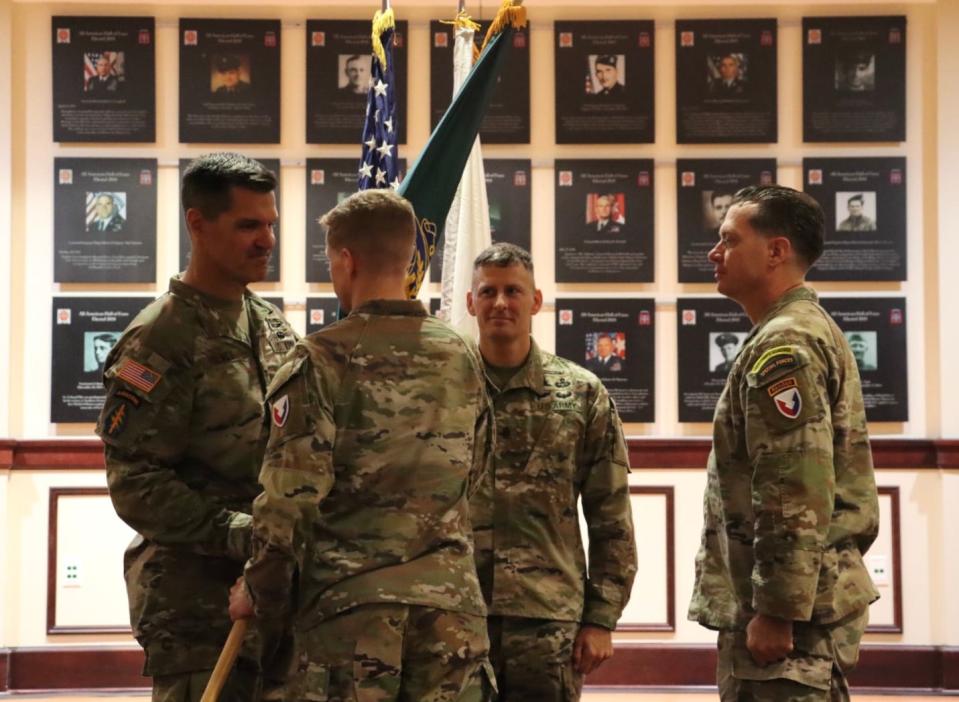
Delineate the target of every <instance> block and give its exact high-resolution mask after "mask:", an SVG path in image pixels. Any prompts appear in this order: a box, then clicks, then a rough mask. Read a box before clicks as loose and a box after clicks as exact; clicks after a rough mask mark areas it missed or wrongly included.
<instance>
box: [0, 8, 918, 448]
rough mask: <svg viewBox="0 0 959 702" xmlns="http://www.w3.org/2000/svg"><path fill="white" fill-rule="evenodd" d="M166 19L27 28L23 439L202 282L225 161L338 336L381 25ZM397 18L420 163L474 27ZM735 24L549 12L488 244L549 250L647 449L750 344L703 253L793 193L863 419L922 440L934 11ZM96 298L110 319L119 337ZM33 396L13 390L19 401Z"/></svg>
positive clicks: (521, 79) (504, 95)
mask: <svg viewBox="0 0 959 702" xmlns="http://www.w3.org/2000/svg"><path fill="white" fill-rule="evenodd" d="M468 5H469V3H468ZM148 7H149V6H148ZM152 9H153V10H155V12H153V13H152V15H153V16H150V15H151V13H150V12H141V13H140V14H141V15H144V16H138V17H114V16H102V15H101V16H76V15H73V16H63V15H58V14H54V12H53V9H52V8H51V6H48V5H44V4H39V3H38V4H30V5H29V6H25V7H24V8H23V9H22V12H21V16H20V18H19V19H18V22H19V25H18V29H22V30H23V31H22V33H20V34H18V37H19V38H18V41H19V42H20V43H21V45H20V46H21V48H20V49H18V51H19V54H18V55H20V54H22V56H23V59H22V60H25V61H26V62H27V63H28V64H30V65H41V64H43V63H44V61H47V63H49V59H48V58H45V57H49V56H50V50H51V49H52V64H51V65H50V67H49V69H48V70H47V71H46V72H40V73H39V74H37V76H36V78H35V79H34V81H33V82H32V83H31V85H30V88H31V92H30V98H29V100H28V103H27V104H26V106H25V107H24V108H23V119H22V120H20V122H19V123H20V124H22V125H23V128H24V134H23V140H24V143H25V147H24V148H26V149H29V151H30V154H31V156H30V158H29V159H28V160H27V163H26V166H25V169H24V174H23V187H24V191H25V193H26V197H27V199H28V201H29V202H31V203H33V202H36V203H52V207H50V206H44V207H39V206H38V207H39V211H38V212H37V216H36V218H35V221H34V218H33V216H32V215H31V222H30V234H29V238H28V240H27V241H26V243H25V244H24V246H25V249H26V253H25V260H26V262H27V263H26V266H25V269H24V270H23V271H22V272H20V273H19V278H17V277H16V276H15V281H14V282H15V285H19V288H20V290H21V292H22V293H23V294H22V295H21V296H19V298H18V299H21V300H23V301H24V302H23V308H22V309H21V310H20V311H19V312H18V313H17V315H16V317H15V324H17V323H18V322H17V320H19V323H20V324H21V325H22V329H21V331H22V333H23V334H24V335H26V336H28V337H30V338H34V339H37V340H38V348H37V350H38V352H39V357H41V358H49V359H50V360H49V369H50V370H51V372H50V373H41V374H39V375H40V376H46V375H49V376H50V381H49V383H50V386H49V387H48V388H47V387H41V388H40V390H41V391H42V392H41V393H40V395H41V396H44V397H50V405H49V407H47V408H46V409H45V410H44V411H42V412H38V413H34V414H32V415H29V416H25V417H21V418H11V422H12V423H13V424H14V426H13V427H12V428H13V433H14V434H25V435H37V436H46V435H50V434H57V433H77V432H78V431H83V430H84V429H83V428H84V426H86V425H88V424H89V422H90V420H91V418H92V417H93V416H94V415H95V413H96V403H97V397H98V395H97V393H96V392H95V388H94V387H93V386H94V385H95V384H96V378H95V375H96V371H95V370H94V371H93V372H92V375H87V374H90V373H91V371H90V370H87V368H88V367H92V365H91V364H92V363H93V360H91V358H93V356H92V354H94V352H95V349H94V347H93V346H92V344H93V343H94V339H95V338H100V339H101V341H100V343H101V345H102V344H104V343H106V342H105V341H103V339H106V338H107V337H108V336H109V335H110V334H113V333H115V331H116V330H114V329H113V328H112V327H111V328H109V329H108V328H107V327H109V326H110V324H113V326H116V325H117V324H118V323H115V322H113V321H112V319H117V318H119V317H118V316H117V315H119V314H121V313H122V314H126V313H127V308H128V306H129V305H130V304H131V303H135V302H137V301H140V300H146V299H149V298H150V296H151V295H155V294H159V293H160V292H162V291H164V290H165V289H166V281H167V280H168V278H169V276H170V275H172V274H174V273H175V272H176V271H178V270H181V269H182V268H183V267H185V266H186V265H187V264H188V261H189V237H188V235H187V232H186V229H185V225H184V223H183V221H182V216H181V214H180V211H179V205H178V186H179V180H180V173H181V172H182V168H183V167H184V165H185V164H186V163H187V162H188V160H189V159H190V158H192V157H194V156H196V155H199V154H201V153H204V152H206V151H210V150H224V149H230V150H237V151H241V152H243V153H247V154H249V155H251V156H254V157H256V158H260V159H261V160H263V161H264V163H266V164H267V165H268V166H269V167H270V168H272V169H274V170H276V171H277V172H278V174H279V175H280V183H281V185H280V193H279V195H280V198H279V200H280V205H279V209H280V214H281V217H280V223H281V225H280V229H281V230H282V234H281V236H280V237H279V240H280V242H281V244H282V245H278V247H277V251H276V253H275V254H274V256H275V258H274V261H273V262H272V264H271V268H270V272H269V275H268V277H267V279H266V281H264V283H262V284H259V285H257V286H256V289H257V290H258V291H261V292H263V293H264V294H267V295H270V296H273V297H276V298H278V299H279V300H282V301H283V302H285V305H286V312H287V314H288V316H289V317H290V319H291V321H292V322H293V323H294V325H295V326H297V327H298V328H299V330H300V331H301V332H306V331H307V330H308V329H309V330H313V329H315V328H318V325H322V324H324V323H328V321H329V319H328V317H329V314H331V313H330V312H328V311H327V307H329V304H330V300H329V297H330V296H331V295H332V288H331V285H330V283H329V276H328V272H327V270H326V261H325V256H324V252H323V248H324V247H323V232H322V228H321V227H320V225H319V222H318V220H319V217H320V216H321V215H322V214H323V212H325V211H326V209H328V208H329V207H331V206H332V205H333V204H335V203H336V202H337V201H338V200H339V199H341V198H342V197H344V196H345V195H346V194H349V193H350V192H352V191H353V190H354V189H355V182H356V169H357V167H358V158H359V151H360V147H359V136H360V130H361V126H362V117H363V111H364V110H365V104H366V103H365V92H366V87H367V81H368V77H369V70H370V68H369V60H370V58H369V29H370V18H369V17H366V16H364V12H363V11H362V10H361V9H359V8H346V9H344V8H339V7H338V8H336V9H335V10H334V8H332V7H331V8H322V7H321V8H320V9H315V8H313V9H308V8H299V7H297V8H294V7H283V8H280V9H278V10H277V11H276V12H275V13H274V15H273V16H272V17H271V16H270V15H269V13H262V12H256V13H254V12H250V13H246V14H248V15H249V16H244V14H245V13H243V11H242V6H241V8H240V10H239V11H236V10H232V11H230V12H227V11H226V10H225V9H223V8H218V7H215V6H209V7H207V6H203V5H201V6H198V7H195V8H192V9H193V11H192V12H190V13H189V14H188V16H180V15H177V14H176V13H175V11H174V10H173V9H170V8H165V7H159V6H156V7H152ZM251 9H252V8H251ZM394 9H395V11H396V12H397V16H398V19H399V20H400V21H399V25H398V29H397V32H396V37H397V44H396V46H395V54H394V55H395V57H396V58H395V61H396V64H395V71H396V81H397V83H398V84H399V85H398V88H399V91H398V94H399V96H400V97H399V103H400V110H399V113H400V114H399V124H398V125H397V129H398V130H399V133H400V149H399V151H400V153H399V157H400V158H402V159H403V160H404V163H405V164H412V163H413V161H414V160H415V159H416V156H417V155H418V153H419V151H420V149H421V148H422V147H423V145H424V144H425V142H426V140H427V138H428V136H429V132H430V129H431V128H432V126H433V125H435V123H436V122H437V121H438V119H439V118H440V117H441V116H442V113H443V110H444V108H445V105H446V104H447V102H448V100H449V98H450V92H451V69H450V62H451V54H452V41H453V36H452V32H451V31H450V29H449V25H447V24H443V23H442V22H441V21H440V20H444V19H449V16H448V15H450V14H451V10H447V9H445V8H442V7H440V6H435V7H422V6H421V7H411V8H409V9H406V8H404V7H403V6H402V4H401V3H397V4H396V6H395V8H394ZM468 9H469V7H468ZM716 9H717V11H716V12H715V13H703V14H702V15H701V16H694V17H690V16H687V15H686V14H684V15H683V16H682V17H679V16H678V14H677V13H676V12H675V11H674V10H673V9H672V8H670V7H669V6H667V5H664V6H662V7H658V6H655V7H654V6H643V7H625V6H624V7H619V8H617V7H612V6H611V7H606V8H597V7H592V6H591V7H589V8H588V12H587V8H585V7H584V11H583V13H582V15H590V16H594V17H595V19H591V20H583V19H579V18H577V16H576V14H577V13H575V12H572V11H571V10H569V9H568V8H567V9H566V10H563V11H560V10H559V9H557V8H553V7H542V8H540V7H536V6H533V7H531V8H529V20H530V25H529V27H528V29H527V30H525V31H522V32H519V33H517V34H516V36H515V38H514V44H513V47H512V54H511V57H510V63H509V65H508V66H507V68H506V70H505V71H504V74H503V77H502V80H501V81H500V85H499V86H498V88H497V91H496V92H495V94H494V97H493V102H492V105H491V108H490V111H489V114H488V115H487V117H486V119H485V121H484V123H483V128H482V131H481V136H482V139H483V149H484V158H485V167H486V179H487V188H488V193H489V198H490V220H491V226H492V229H493V232H494V239H496V240H503V241H512V242H515V243H518V244H520V245H523V246H526V247H529V248H530V249H531V250H532V252H533V254H534V259H535V261H536V264H537V278H538V283H539V284H540V286H541V287H542V288H543V290H544V293H545V298H546V301H547V304H546V306H545V308H544V311H543V312H541V314H540V316H539V317H538V318H537V319H536V320H535V326H534V332H535V333H536V335H537V337H538V339H539V340H540V342H541V345H543V346H544V347H545V348H548V349H554V350H556V351H557V352H558V353H560V354H561V355H564V356H567V357H568V358H570V359H571V360H574V361H576V362H578V363H581V364H582V365H585V366H586V367H594V366H596V362H597V360H598V356H599V354H598V351H597V348H598V344H599V343H600V342H599V338H600V336H604V337H606V338H608V339H611V340H612V342H613V348H614V354H615V356H616V358H617V359H618V363H617V365H618V366H619V367H620V368H621V369H622V370H620V371H611V370H608V369H606V368H604V369H602V372H600V376H601V377H602V378H603V380H604V382H606V383H607V385H608V386H609V387H610V389H611V391H612V392H613V394H614V395H615V396H617V399H618V401H619V402H620V405H621V407H622V409H623V410H624V416H625V417H626V418H627V419H628V420H629V422H630V423H631V424H630V427H629V429H630V431H631V433H646V434H657V435H666V436H673V435H677V434H687V433H692V434H694V435H695V434H699V435H704V434H706V433H707V431H708V427H707V425H706V423H707V422H708V421H709V420H710V417H711V414H712V407H713V406H714V404H715V399H716V396H717V395H718V391H719V389H721V387H722V379H723V377H724V375H723V370H722V369H723V368H725V367H727V365H728V360H729V357H730V355H734V354H735V352H736V351H737V350H738V348H739V346H740V345H741V343H742V340H743V337H744V335H745V333H746V332H748V321H746V320H745V319H744V317H742V315H741V313H740V312H739V311H738V308H737V307H736V306H735V305H729V304H728V302H727V301H725V300H724V299H722V298H721V297H720V296H718V295H716V294H715V290H714V284H713V282H712V267H711V265H710V264H709V262H708V260H707V259H706V256H707V254H708V251H709V249H710V248H711V247H712V242H713V241H714V239H715V237H716V234H717V229H718V224H719V222H720V221H721V219H722V217H723V215H724V213H725V210H726V209H727V208H728V206H729V201H730V199H731V197H732V195H733V193H735V191H736V190H737V189H739V188H741V187H743V186H744V185H747V184H753V183H772V182H780V183H783V184H785V185H790V186H792V187H796V188H800V189H803V190H805V191H807V192H809V193H810V194H812V195H813V196H815V197H816V198H817V199H818V200H819V201H820V202H821V203H822V205H823V207H824V210H825V212H826V219H827V242H828V243H827V250H826V254H825V255H824V256H823V259H822V260H821V261H820V263H819V264H817V266H816V267H815V268H814V269H813V271H811V273H810V276H809V277H810V279H811V280H812V281H813V285H814V286H815V287H816V288H817V290H819V291H820V292H821V293H822V295H823V297H824V299H825V300H826V306H827V309H828V310H829V311H830V313H831V314H833V316H834V317H835V318H836V319H837V321H838V322H839V324H840V326H841V327H842V328H843V330H844V332H845V333H846V334H847V336H848V337H849V338H850V343H853V335H855V336H856V339H858V340H857V341H856V342H855V343H856V344H859V345H865V346H866V347H867V350H866V351H864V352H863V354H864V357H867V358H869V359H871V363H867V365H866V366H862V365H861V366H860V368H861V369H863V370H862V372H863V377H864V381H867V382H864V389H865V390H866V391H867V395H869V394H870V393H871V395H870V396H871V397H872V398H873V399H872V401H870V403H869V407H868V408H867V411H868V414H869V418H870V420H873V421H877V422H884V423H889V424H888V425H884V427H885V428H887V429H888V430H889V431H890V432H892V433H909V434H922V433H923V430H924V426H925V424H924V422H925V419H926V417H925V408H924V407H923V406H922V404H923V403H921V402H919V403H918V406H917V402H916V397H915V388H912V387H910V385H909V384H908V383H907V377H908V374H909V369H910V362H911V363H913V364H915V363H918V362H919V361H918V359H921V357H922V355H923V347H924V343H925V341H924V339H923V338H922V337H923V335H924V331H923V329H924V326H925V324H926V320H925V316H924V314H923V313H922V305H921V299H922V298H921V290H922V288H921V284H920V281H921V278H922V273H923V265H924V256H925V252H924V250H923V240H924V227H925V225H924V223H923V218H922V204H921V199H920V197H919V196H917V193H921V188H922V179H923V169H924V163H923V149H922V146H921V140H920V139H919V138H917V133H918V127H919V125H921V123H922V121H923V119H924V110H925V109H926V108H925V107H924V105H923V98H924V96H926V95H927V93H928V91H929V90H932V89H934V88H935V85H934V83H930V82H929V81H928V79H927V78H926V77H925V76H924V74H923V72H922V68H921V62H920V60H919V59H920V58H921V57H920V56H918V55H917V50H916V49H913V48H912V47H913V43H912V42H913V41H915V42H917V43H918V42H921V41H922V38H923V36H927V35H929V33H930V32H932V31H933V29H934V27H933V25H934V22H933V19H934V14H933V13H931V12H930V11H928V10H927V9H926V8H924V6H923V5H922V4H921V3H915V4H912V3H907V4H906V5H905V10H903V11H902V12H901V13H900V14H895V15H891V14H890V15H878V16H871V15H870V16H866V14H865V13H864V10H865V9H866V8H864V7H862V6H854V7H849V8H844V7H841V6H839V7H838V8H832V9H838V10H848V12H841V11H838V12H836V13H834V14H835V15H836V16H813V15H812V13H809V14H808V16H803V14H802V13H801V10H797V9H795V8H793V7H791V6H789V5H787V4H785V3H772V4H771V5H770V6H769V7H768V12H767V13H766V14H765V15H764V16H760V17H757V16H755V15H756V13H755V12H752V11H750V12H746V11H745V10H744V9H743V8H736V7H735V6H728V5H725V6H723V7H722V8H721V10H722V11H721V12H720V11H719V10H720V8H719V7H718V6H717V8H716ZM281 10H282V11H281ZM490 12H491V10H490V9H489V8H486V13H487V15H488V14H490ZM747 15H748V16H747ZM479 19H481V20H484V19H485V20H488V19H489V17H488V16H487V17H485V18H484V17H481V18H479ZM484 28H485V24H484ZM909 36H912V37H913V39H912V41H910V42H908V43H907V38H908V37H909ZM38 87H40V88H42V92H45V94H46V95H48V96H50V100H49V101H48V100H46V99H41V98H39V97H34V92H33V91H34V90H35V89H36V88H38ZM401 171H405V167H404V168H402V169H401ZM907 173H908V175H909V177H908V178H907V177H906V176H907ZM917 215H918V216H917ZM441 256H442V254H441V253H440V254H439V255H438V257H437V259H435V261H436V265H435V266H434V269H433V271H431V275H430V281H431V283H430V285H432V286H433V288H434V294H436V293H437V291H438V281H439V273H440V265H439V260H440V259H441ZM917 297H918V302H917ZM832 298H835V299H834V300H833V299H832ZM318 301H319V302H318ZM114 302H115V303H116V304H113V303H114ZM321 302H322V304H320V303H321ZM101 308H104V309H107V310H108V311H110V312H111V313H115V314H114V318H111V321H110V322H109V323H107V322H104V323H103V324H102V325H100V322H98V321H97V320H103V319H106V318H105V317H103V316H102V312H101V311H100V310H101ZM907 308H908V309H909V312H910V314H909V315H906V309H907ZM61 310H69V311H71V314H72V315H73V316H72V322H71V324H72V325H73V326H72V329H73V330H74V331H72V332H70V331H69V330H68V329H66V328H65V327H67V326H69V325H68V324H63V323H61V322H58V321H57V320H58V317H57V315H58V314H60V311H61ZM133 312H134V313H135V310H133ZM49 320H52V323H51V321H49ZM98 325H100V326H103V327H104V328H103V329H102V330H101V329H99V326H98ZM81 327H82V329H81ZM657 328H658V330H659V331H658V333H656V332H655V330H656V329H657ZM78 329H79V330H80V331H77V330H78ZM87 337H89V344H88V339H87ZM723 342H725V343H723ZM907 342H908V343H907ZM602 343H603V344H605V343H606V341H603V342H602ZM88 345H89V348H88ZM857 348H858V346H857ZM907 350H908V353H907ZM32 355H33V354H32ZM88 356H90V358H88ZM67 359H68V360H69V362H67ZM14 375H16V374H14ZM68 376H69V377H68ZM38 382H39V383H40V384H41V386H42V385H43V384H44V382H46V381H45V380H44V378H42V377H41V378H40V379H39V381H38ZM28 392H29V391H28V390H27V389H26V387H25V384H24V381H23V380H22V379H17V378H14V379H13V380H12V383H11V393H12V394H14V395H16V396H26V395H27V394H28ZM71 425H78V426H75V427H72V428H71Z"/></svg>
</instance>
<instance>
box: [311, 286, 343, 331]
mask: <svg viewBox="0 0 959 702" xmlns="http://www.w3.org/2000/svg"><path fill="white" fill-rule="evenodd" d="M338 311H339V301H338V300H337V299H336V298H335V297H332V296H329V295H327V296H323V297H308V298H306V333H307V334H312V333H313V332H318V331H319V330H320V329H322V328H323V327H325V326H327V325H330V324H333V322H335V321H336V314H337V312H338Z"/></svg>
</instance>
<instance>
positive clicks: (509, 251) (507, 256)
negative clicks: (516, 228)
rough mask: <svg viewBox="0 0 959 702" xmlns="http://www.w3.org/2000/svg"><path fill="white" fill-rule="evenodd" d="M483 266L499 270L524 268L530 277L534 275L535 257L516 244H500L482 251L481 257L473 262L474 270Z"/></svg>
mask: <svg viewBox="0 0 959 702" xmlns="http://www.w3.org/2000/svg"><path fill="white" fill-rule="evenodd" d="M483 266H496V267H497V268H508V267H509V266H522V267H523V268H525V269H526V270H527V271H529V273H530V275H532V274H533V257H532V256H530V255H529V251H527V250H526V249H524V248H523V247H522V246H517V245H516V244H508V243H506V242H499V243H498V244H493V245H492V246H487V247H486V248H485V249H483V250H482V251H480V254H479V256H477V257H476V258H475V259H474V260H473V270H474V271H475V270H476V269H478V268H482V267H483Z"/></svg>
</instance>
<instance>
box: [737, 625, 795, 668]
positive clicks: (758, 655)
mask: <svg viewBox="0 0 959 702" xmlns="http://www.w3.org/2000/svg"><path fill="white" fill-rule="evenodd" d="M746 648H747V649H748V650H749V655H751V656H752V658H753V660H754V661H756V663H758V664H759V665H769V664H770V663H775V662H777V661H781V660H783V659H784V658H785V657H786V656H787V655H788V654H789V652H790V651H792V650H793V623H792V621H790V620H789V619H779V618H778V617H770V616H768V615H765V614H757V615H756V616H754V617H753V618H752V619H751V620H750V621H749V624H747V625H746Z"/></svg>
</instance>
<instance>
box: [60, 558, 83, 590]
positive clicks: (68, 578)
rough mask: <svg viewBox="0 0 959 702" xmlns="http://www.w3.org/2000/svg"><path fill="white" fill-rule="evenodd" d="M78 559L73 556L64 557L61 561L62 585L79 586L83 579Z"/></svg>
mask: <svg viewBox="0 0 959 702" xmlns="http://www.w3.org/2000/svg"><path fill="white" fill-rule="evenodd" d="M82 572H83V571H82V569H81V568H80V561H79V560H77V559H75V558H66V559H64V561H63V573H62V575H63V587H80V586H81V585H82V584H83V580H82V578H81V577H80V576H81V575H82Z"/></svg>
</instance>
